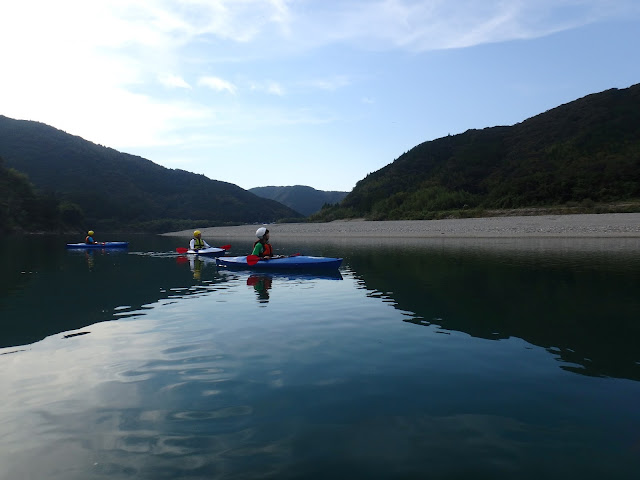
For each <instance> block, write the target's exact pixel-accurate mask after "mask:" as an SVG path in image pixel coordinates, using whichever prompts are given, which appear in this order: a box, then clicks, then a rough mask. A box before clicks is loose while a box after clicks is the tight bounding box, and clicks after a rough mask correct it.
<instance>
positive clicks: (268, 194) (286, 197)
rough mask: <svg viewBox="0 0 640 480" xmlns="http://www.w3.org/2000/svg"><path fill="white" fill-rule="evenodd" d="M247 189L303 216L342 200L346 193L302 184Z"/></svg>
mask: <svg viewBox="0 0 640 480" xmlns="http://www.w3.org/2000/svg"><path fill="white" fill-rule="evenodd" d="M249 191H250V192H251V193H255V194H256V195H258V196H259V197H263V198H270V199H271V200H275V201H277V202H280V203H282V204H283V205H286V206H287V207H289V208H292V209H294V210H295V211H296V212H300V213H301V214H303V215H305V216H306V215H311V214H312V213H315V212H317V211H318V210H320V209H321V208H322V206H323V205H325V204H333V203H338V202H340V201H342V199H344V197H346V196H347V193H348V192H336V191H324V190H316V189H315V188H311V187H307V186H303V185H294V186H287V187H273V186H269V187H256V188H250V189H249Z"/></svg>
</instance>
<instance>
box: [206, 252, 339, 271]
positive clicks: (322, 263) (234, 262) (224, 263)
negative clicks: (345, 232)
mask: <svg viewBox="0 0 640 480" xmlns="http://www.w3.org/2000/svg"><path fill="white" fill-rule="evenodd" d="M341 263H342V259H341V258H331V257H309V256H306V255H297V256H291V257H282V258H271V259H269V260H260V261H259V262H257V263H255V264H253V265H249V264H248V263H247V256H246V255H245V256H241V257H220V258H216V264H217V265H218V266H219V267H228V268H236V269H241V270H247V269H249V270H307V269H311V270H312V269H320V268H321V269H337V268H338V267H340V264H341Z"/></svg>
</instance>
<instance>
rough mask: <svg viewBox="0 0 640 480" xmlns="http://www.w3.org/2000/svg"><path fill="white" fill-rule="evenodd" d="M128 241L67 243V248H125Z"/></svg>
mask: <svg viewBox="0 0 640 480" xmlns="http://www.w3.org/2000/svg"><path fill="white" fill-rule="evenodd" d="M128 246H129V242H104V243H84V242H82V243H67V248H127V247H128Z"/></svg>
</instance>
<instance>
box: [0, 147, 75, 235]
mask: <svg viewBox="0 0 640 480" xmlns="http://www.w3.org/2000/svg"><path fill="white" fill-rule="evenodd" d="M81 226H82V211H81V210H80V208H79V207H78V206H77V205H74V204H72V203H69V202H61V201H60V199H58V198H56V197H55V196H53V195H39V194H38V193H36V191H35V189H34V188H33V185H31V183H30V182H29V180H28V179H27V177H26V175H24V174H22V173H20V172H18V171H16V170H14V169H12V168H6V167H5V166H4V161H3V159H2V158H1V157H0V233H8V232H16V231H18V232H25V231H30V232H34V231H49V232H52V231H64V230H69V229H73V228H80V227H81Z"/></svg>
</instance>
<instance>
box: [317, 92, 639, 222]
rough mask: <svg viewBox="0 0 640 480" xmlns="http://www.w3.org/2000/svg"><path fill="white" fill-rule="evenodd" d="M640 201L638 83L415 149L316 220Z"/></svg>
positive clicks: (468, 212) (375, 175)
mask: <svg viewBox="0 0 640 480" xmlns="http://www.w3.org/2000/svg"><path fill="white" fill-rule="evenodd" d="M638 200H640V84H639V85H634V86H632V87H630V88H627V89H621V90H618V89H611V90H607V91H604V92H601V93H598V94H593V95H589V96H586V97H584V98H581V99H579V100H576V101H573V102H571V103H568V104H565V105H562V106H559V107H557V108H554V109H552V110H550V111H548V112H546V113H543V114H540V115H537V116H535V117H533V118H530V119H528V120H526V121H524V122H522V123H519V124H517V125H514V126H510V127H494V128H486V129H484V130H469V131H467V132H465V133H462V134H459V135H454V136H447V137H444V138H440V139H437V140H433V141H430V142H425V143H422V144H420V145H418V146H416V147H414V148H413V149H411V150H410V151H408V152H406V153H405V154H404V155H402V156H400V157H399V158H398V159H396V160H395V161H394V162H393V163H391V164H389V165H387V166H386V167H384V168H382V169H380V170H378V171H376V172H373V173H371V174H370V175H368V176H367V177H366V178H364V179H363V180H361V181H359V182H358V183H357V185H356V187H355V188H354V189H353V191H352V192H351V193H350V194H349V195H347V197H346V198H345V199H344V200H343V201H342V202H341V204H340V205H338V206H331V207H327V208H324V209H323V210H322V211H321V212H320V213H319V214H318V215H316V216H314V217H313V219H315V220H330V219H334V218H345V217H366V218H370V219H419V218H436V217H440V216H446V215H452V214H456V215H473V214H478V213H479V212H480V211H481V210H483V209H505V208H520V207H544V206H554V205H555V206H557V205H569V206H571V205H592V204H595V203H603V202H626V201H634V202H637V201H638Z"/></svg>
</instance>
